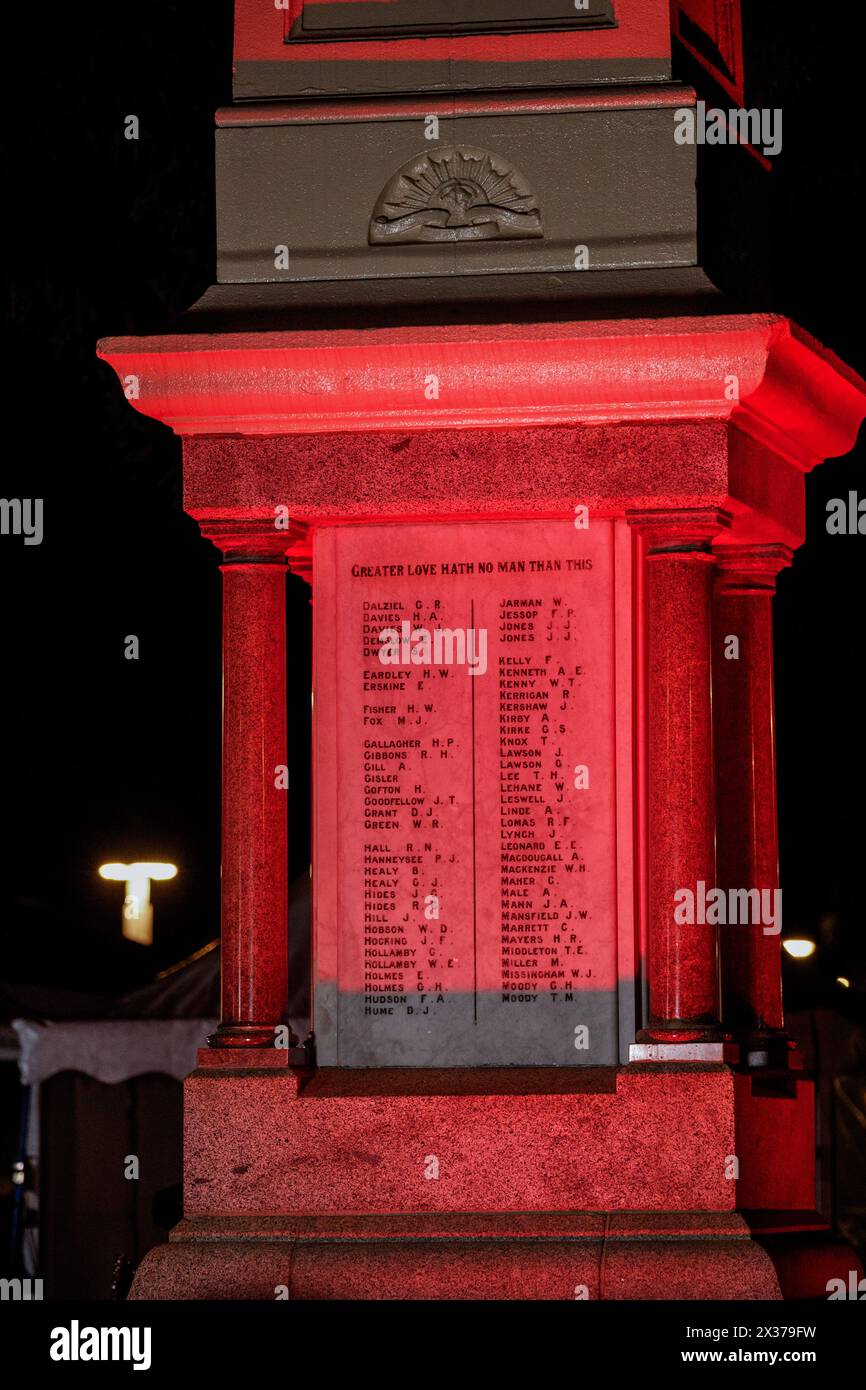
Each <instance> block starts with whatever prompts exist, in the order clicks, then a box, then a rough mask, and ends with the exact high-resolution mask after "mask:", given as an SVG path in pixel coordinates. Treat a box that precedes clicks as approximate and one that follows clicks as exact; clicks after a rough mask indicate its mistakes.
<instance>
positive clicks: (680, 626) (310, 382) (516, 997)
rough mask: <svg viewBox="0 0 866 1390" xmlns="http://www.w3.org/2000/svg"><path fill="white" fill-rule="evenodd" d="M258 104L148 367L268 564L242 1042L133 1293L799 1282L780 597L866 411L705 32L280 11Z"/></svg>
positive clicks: (245, 583)
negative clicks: (763, 191) (298, 912)
mask: <svg viewBox="0 0 866 1390" xmlns="http://www.w3.org/2000/svg"><path fill="white" fill-rule="evenodd" d="M234 95H235V100H234V102H233V104H232V105H231V106H230V107H229V108H227V109H225V110H221V111H220V112H218V113H217V134H216V146H217V217H218V243H219V264H218V283H217V284H215V285H214V286H213V287H212V288H211V289H210V290H208V291H207V293H206V294H205V295H204V296H203V298H202V299H201V300H200V301H199V302H198V303H197V304H196V305H194V306H193V308H192V309H191V310H189V311H188V312H187V313H186V314H185V315H184V316H183V317H182V319H181V320H180V321H179V323H177V324H176V325H174V327H173V328H172V329H171V330H170V331H167V332H166V333H164V334H162V335H160V336H154V337H139V338H112V339H106V340H104V341H103V342H102V343H101V344H100V349H99V350H100V354H101V356H102V357H103V358H104V359H105V360H106V361H107V362H109V363H110V364H111V366H112V367H113V369H114V370H115V372H116V373H117V375H118V377H119V378H120V381H121V383H122V384H123V386H124V389H125V390H126V393H127V395H128V396H129V397H130V400H131V404H132V405H134V407H135V408H136V409H137V410H140V411H142V412H143V413H144V414H146V415H148V416H151V417H153V418H155V419H157V420H160V421H163V422H164V423H165V424H166V425H168V426H169V427H170V428H171V429H173V430H174V431H175V432H176V433H177V434H178V435H179V436H180V438H181V439H182V442H183V473H184V506H185V508H186V510H187V511H188V512H189V514H190V515H191V516H192V517H194V518H195V519H196V521H197V522H198V524H199V526H200V527H201V530H202V532H203V533H204V535H205V536H207V537H208V538H209V539H210V540H211V541H212V542H213V544H214V545H215V546H216V547H217V549H218V550H219V551H220V553H221V556H222V574H223V605H224V606H223V662H224V688H223V701H224V708H223V793H222V794H223V805H222V926H221V932H222V937H221V941H222V1021H221V1024H220V1027H219V1030H218V1032H217V1033H216V1034H215V1036H214V1037H213V1038H212V1039H211V1044H210V1046H209V1047H208V1048H206V1049H203V1050H202V1052H201V1054H200V1057H199V1062H198V1066H197V1069H196V1070H195V1071H194V1072H193V1073H192V1075H191V1076H190V1077H189V1078H188V1080H187V1082H186V1089H185V1152H184V1218H183V1221H182V1222H181V1224H180V1225H179V1226H178V1227H177V1228H176V1229H175V1230H174V1231H173V1233H172V1236H171V1239H170V1240H169V1242H168V1243H167V1244H166V1245H164V1246H161V1247H158V1248H157V1249H155V1250H153V1251H152V1252H151V1253H150V1254H149V1255H148V1257H147V1258H146V1259H145V1261H144V1262H143V1264H142V1266H141V1267H140V1269H139V1271H138V1273H137V1277H136V1281H135V1284H134V1288H133V1297H136V1298H154V1297H156V1298H187V1297H206V1298H238V1297H245V1298H262V1299H273V1298H274V1297H278V1296H285V1295H287V1296H289V1297H292V1298H353V1299H355V1298H357V1299H365V1298H401V1297H402V1298H423V1299H440V1298H441V1299H446V1298H454V1297H470V1298H498V1297H502V1298H551V1299H566V1298H567V1299H572V1298H575V1297H578V1298H579V1297H588V1298H603V1299H624V1298H665V1299H676V1298H694V1297H703V1298H718V1299H726V1298H778V1297H780V1295H781V1293H782V1292H783V1290H784V1286H785V1280H786V1278H787V1277H788V1275H787V1274H786V1270H790V1269H791V1268H793V1267H794V1266H796V1263H797V1259H798V1251H799V1250H800V1249H801V1236H802V1235H803V1234H804V1233H806V1232H809V1233H811V1239H812V1248H813V1249H814V1248H815V1247H814V1242H815V1232H816V1229H817V1230H819V1229H820V1225H821V1223H820V1220H819V1219H818V1218H816V1215H815V1205H816V1201H815V1181H816V1177H815V1135H814V1123H813V1113H814V1107H813V1095H812V1083H811V1082H810V1081H808V1080H806V1079H804V1078H803V1076H802V1074H801V1072H800V1071H799V1070H798V1066H797V1061H798V1058H797V1054H796V1050H795V1049H794V1048H793V1046H792V1045H791V1044H790V1042H789V1040H788V1039H787V1037H786V1034H785V1027H784V1019H783V1014H782V1001H781V970H780V937H779V925H780V924H779V921H778V914H777V913H776V911H775V908H776V905H777V901H778V900H777V897H776V892H775V890H776V889H777V887H778V876H777V840H776V811H775V768H774V744H773V738H774V736H773V670H772V606H773V592H774V587H775V583H776V579H777V576H778V575H779V573H780V572H782V571H784V569H785V567H786V566H787V565H789V564H790V562H791V559H792V556H793V553H794V551H795V550H796V549H797V547H798V546H799V545H800V544H801V543H802V542H803V540H804V475H805V474H806V473H807V472H808V471H809V470H810V469H812V468H813V467H814V466H816V465H817V464H819V463H821V462H823V461H824V459H825V458H828V457H832V456H837V455H840V454H844V453H845V452H846V451H847V450H848V449H850V447H851V446H852V444H853V442H854V439H855V437H856V433H857V429H858V426H859V424H860V422H861V419H862V417H863V415H864V413H866V394H864V385H863V383H862V382H861V381H859V380H858V379H857V378H856V377H855V376H854V375H853V373H851V372H850V371H849V370H848V369H847V368H846V367H845V366H844V365H843V364H842V363H840V362H839V361H838V360H837V359H835V358H834V357H833V356H832V354H830V353H829V352H827V351H825V350H824V349H823V348H822V347H820V346H819V345H818V344H817V343H815V342H814V341H812V340H811V339H810V338H809V337H808V336H807V334H805V333H804V332H802V331H801V330H800V329H799V328H798V327H797V326H796V325H794V324H793V323H791V322H790V321H788V320H787V319H785V318H783V317H780V316H778V315H775V314H772V313H747V314H744V313H737V312H734V311H733V310H732V309H731V308H730V307H729V306H728V305H727V304H726V302H725V301H724V300H723V298H722V296H721V295H720V294H719V293H718V292H717V291H716V290H715V288H714V287H713V285H712V284H711V283H710V282H709V281H708V279H707V278H706V276H705V275H704V273H703V272H702V270H701V269H700V268H699V266H698V264H697V251H696V213H695V149H694V146H690V145H689V144H687V143H678V142H677V140H676V139H675V128H676V115H677V112H678V111H682V110H683V109H687V108H689V107H690V106H692V105H694V103H695V100H696V98H695V93H694V92H693V91H692V90H691V89H689V88H687V87H683V86H681V85H678V84H676V83H674V82H672V81H671V75H670V28H669V12H668V4H667V0H588V3H587V4H586V5H585V6H582V7H578V6H575V5H574V4H571V3H557V0H549V3H543V4H538V3H536V4H532V5H530V4H528V3H522V0H479V2H478V3H474V4H469V3H465V4H460V5H452V6H443V5H442V3H441V0H439V3H438V4H436V5H433V4H428V3H426V0H389V3H387V4H382V3H380V4H371V3H364V0H360V2H359V3H355V0H341V2H340V3H329V0H318V3H309V2H308V0H293V2H292V3H291V4H290V5H289V6H288V7H285V8H277V7H275V6H273V5H270V6H268V5H265V4H261V3H257V2H256V0H238V3H237V5H236V33H235V91H234ZM287 571H292V572H293V573H294V574H296V575H300V576H301V577H302V578H303V580H305V581H306V583H307V584H308V585H309V586H310V592H311V598H312V604H313V632H314V636H313V688H312V692H311V694H312V705H313V715H312V734H311V735H310V734H309V733H308V731H307V730H306V729H300V730H299V729H298V728H288V727H287V716H286V707H287V700H286V691H287V680H292V679H293V675H292V671H293V660H292V655H293V652H292V648H293V642H294V640H295V639H294V636H293V633H292V632H291V631H289V632H288V633H287V630H286V576H287ZM732 639H733V640H732ZM215 698H217V697H216V694H215ZM307 737H312V754H313V787H312V801H311V815H312V824H313V855H312V869H311V873H312V913H311V922H310V924H309V928H307V925H306V923H303V925H302V927H301V928H300V930H301V931H303V932H306V931H307V930H309V932H310V958H311V960H312V968H311V970H310V978H309V980H307V979H306V978H304V979H302V980H299V979H298V978H296V977H295V976H294V974H293V972H292V970H291V969H290V962H293V961H294V960H295V959H296V958H297V956H298V952H297V951H296V949H295V948H296V947H297V945H298V943H297V942H290V940H289V882H288V856H287V824H288V821H287V805H288V798H290V797H294V796H298V795H300V796H303V797H306V795H307V792H306V788H303V789H301V790H300V791H299V790H298V789H296V788H295V787H291V788H288V789H287V787H286V785H285V778H284V777H281V770H284V769H285V765H286V763H287V754H286V750H287V746H288V740H290V739H292V740H294V739H298V738H307ZM294 920H295V918H294V916H293V922H294ZM305 944H306V943H305ZM300 954H301V955H303V952H301V953H300ZM298 991H300V993H301V995H302V997H303V998H305V999H308V1004H307V1005H305V1016H304V1020H303V1026H299V1024H298V1022H297V1017H296V1016H291V1017H290V1010H289V997H290V992H292V995H293V997H296V996H297V994H298ZM771 1237H772V1239H771ZM829 1248H830V1247H829V1246H828V1249H829ZM780 1252H781V1253H780ZM846 1268H847V1265H846ZM822 1287H823V1284H822ZM280 1291H282V1295H281V1293H280Z"/></svg>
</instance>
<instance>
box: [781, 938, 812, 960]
mask: <svg viewBox="0 0 866 1390" xmlns="http://www.w3.org/2000/svg"><path fill="white" fill-rule="evenodd" d="M782 945H783V946H784V948H785V950H786V951H787V952H788V955H789V956H793V957H794V960H808V959H809V956H813V955H814V954H815V950H816V947H815V943H814V941H810V940H809V938H808V936H788V937H786V938H785V940H784V941H783V942H782Z"/></svg>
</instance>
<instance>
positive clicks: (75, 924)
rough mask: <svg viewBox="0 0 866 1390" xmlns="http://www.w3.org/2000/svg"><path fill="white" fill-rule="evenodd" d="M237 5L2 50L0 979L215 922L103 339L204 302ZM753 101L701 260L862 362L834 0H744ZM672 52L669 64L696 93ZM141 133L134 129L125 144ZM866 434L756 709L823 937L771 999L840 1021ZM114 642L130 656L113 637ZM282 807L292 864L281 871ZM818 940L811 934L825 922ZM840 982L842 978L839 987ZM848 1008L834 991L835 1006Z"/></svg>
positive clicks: (855, 131) (159, 549)
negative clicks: (772, 723) (144, 882)
mask: <svg viewBox="0 0 866 1390" xmlns="http://www.w3.org/2000/svg"><path fill="white" fill-rule="evenodd" d="M231 8H232V7H231V4H230V3H229V0H209V3H208V4H206V5H195V4H191V3H189V0H186V3H178V2H177V0H151V3H147V4H144V5H123V4H118V3H116V0H90V3H88V4H87V5H86V6H73V7H65V6H64V7H40V6H31V7H30V9H29V12H27V13H25V14H24V15H23V17H22V16H21V15H19V16H18V17H17V18H16V21H15V24H14V25H13V26H12V28H11V30H10V32H9V33H8V34H7V62H6V71H7V83H11V85H12V88H13V92H12V94H11V100H10V102H9V104H8V106H7V118H6V123H7V147H8V149H9V153H8V155H7V164H6V179H5V184H6V193H7V198H8V201H7V204H6V211H5V215H4V220H5V226H6V231H7V237H8V241H9V248H10V249H9V250H7V256H6V267H7V271H9V272H11V276H10V279H11V281H12V288H11V292H10V297H9V301H8V302H9V306H10V316H11V329H12V338H13V351H12V356H11V359H10V360H9V361H8V362H7V365H6V368H5V372H4V376H5V383H4V384H5V392H4V400H5V412H4V413H5V434H6V444H7V450H6V451H5V452H6V459H5V463H4V466H3V481H2V494H3V495H4V496H6V497H42V498H44V499H45V538H44V541H43V544H42V545H41V546H32V547H24V546H23V544H22V541H21V539H20V538H16V537H4V538H2V541H0V563H2V570H3V573H2V590H0V592H2V596H3V597H2V614H3V616H2V624H3V627H2V655H3V658H4V660H3V677H2V686H0V701H2V731H3V735H2V783H3V804H4V807H5V810H6V813H7V817H6V819H7V824H6V826H5V829H4V830H3V833H2V838H0V844H2V865H0V931H2V950H3V959H4V966H3V968H2V972H0V973H2V975H3V977H4V978H5V979H6V980H7V981H26V982H38V983H40V984H45V985H48V984H51V985H55V986H62V987H68V988H72V989H83V990H88V991H93V992H109V993H114V992H119V991H120V990H122V989H125V988H129V987H131V986H132V985H134V984H136V983H140V982H143V981H144V980H145V979H147V978H148V977H149V976H150V975H151V974H152V973H153V972H154V971H155V970H157V969H160V968H162V967H164V966H166V965H168V964H171V963H172V962H173V961H175V960H177V959H179V958H180V957H182V956H184V955H186V954H187V953H189V952H190V951H192V950H194V949H196V948H197V947H198V946H200V945H202V944H204V943H205V942H207V941H209V940H211V939H212V938H213V937H215V936H216V935H217V933H218V921H219V913H218V895H219V766H220V762H219V723H220V581H219V573H218V570H217V564H218V556H217V554H216V552H215V551H214V550H213V548H212V547H211V546H210V545H209V544H208V543H207V542H206V541H204V540H202V539H201V537H200V536H199V534H198V531H197V528H196V526H195V524H194V523H193V522H192V521H191V520H190V519H189V518H187V517H186V516H185V515H184V513H183V511H182V507H181V447H180V442H179V440H178V439H176V438H175V437H174V436H173V435H172V434H170V432H169V431H168V430H167V429H166V428H165V427H163V426H161V425H159V424H157V423H156V422H154V421H151V420H147V419H145V418H144V417H143V416H141V415H139V414H138V413H136V412H135V411H134V410H133V409H132V408H131V407H130V406H129V404H128V403H127V402H126V401H125V400H124V398H123V396H122V393H121V391H120V388H119V385H118V382H117V380H116V378H115V376H114V374H113V372H112V371H111V370H110V369H109V368H108V367H107V366H106V365H105V364H102V363H100V362H98V361H97V359H96V355H95V344H96V340H97V338H99V337H102V336H107V335H113V334H140V333H147V332H152V331H156V330H158V329H159V328H160V327H162V326H164V325H165V323H166V322H167V321H168V319H169V318H170V317H171V316H172V315H173V314H175V313H176V312H178V311H180V310H182V309H183V308H185V307H186V306H187V305H188V304H190V303H191V302H192V301H193V300H194V299H195V298H197V296H198V295H199V294H200V293H201V292H202V291H203V290H204V289H205V288H206V287H207V285H208V284H210V283H211V281H212V279H213V278H214V277H213V265H214V213H213V202H214V195H213V114H214V111H215V110H216V108H217V107H218V106H220V105H224V104H227V103H228V102H229V101H230V99H231V87H230V81H231V22H232V16H231ZM745 10H746V41H747V42H746V51H747V63H748V69H747V79H748V82H749V89H748V95H749V99H750V102H753V103H755V104H759V105H769V106H779V107H781V108H782V109H783V112H784V127H783V133H784V145H783V152H782V154H781V155H780V156H779V158H778V159H777V160H776V161H775V162H774V166H773V170H772V172H771V173H767V172H765V171H764V170H763V169H762V168H761V167H760V165H759V164H758V163H757V162H756V161H755V160H753V159H752V158H751V156H750V155H749V154H748V153H747V152H745V151H743V150H738V149H726V148H725V147H714V148H705V149H702V150H700V151H699V156H700V163H699V169H700V176H699V190H700V209H701V239H702V246H703V259H704V263H705V264H706V266H707V267H708V269H709V270H710V272H711V273H712V274H713V276H714V278H715V279H716V281H717V283H718V284H719V285H720V286H721V287H722V288H723V289H725V290H727V291H729V292H730V293H732V294H733V295H735V296H736V298H737V300H738V301H739V302H740V303H746V304H751V305H753V306H754V307H756V308H762V309H767V308H770V309H773V310H776V311H779V312H783V313H787V314H790V315H791V316H792V317H794V318H795V319H796V320H797V321H798V322H799V323H800V324H802V325H803V326H804V327H805V328H806V329H808V330H809V331H810V332H811V333H813V334H814V335H815V336H816V337H818V338H819V339H821V340H822V341H823V342H824V343H825V344H826V345H827V346H828V347H830V348H832V349H833V350H835V351H836V352H837V353H839V354H840V355H841V356H842V357H843V358H844V359H845V360H846V361H847V362H849V363H850V364H851V365H852V366H853V367H855V368H856V369H857V370H859V371H860V372H861V373H862V372H864V371H866V349H864V346H863V341H862V334H861V328H860V309H861V305H860V299H861V290H862V285H863V271H862V256H863V247H864V244H866V242H864V235H863V225H862V215H861V211H860V205H861V199H862V161H861V151H862V138H863V137H862V130H863V109H862V106H861V93H862V78H861V68H862V59H861V48H862V44H861V34H860V32H857V31H855V27H854V26H855V24H856V17H857V7H856V6H855V5H853V4H849V5H843V6H834V7H832V8H831V7H828V6H818V5H814V4H808V3H799V4H798V3H794V4H790V3H785V4H782V3H775V0H760V3H756V0H752V2H751V3H749V0H746V5H745ZM697 72H698V70H697V69H694V68H692V67H691V66H690V64H689V63H688V62H687V61H685V60H684V59H683V57H682V55H680V57H679V59H678V70H677V75H678V76H680V77H684V78H685V79H686V80H692V79H695V80H696V79H697ZM130 114H135V115H137V116H138V117H139V120H140V125H141V131H140V139H139V140H138V141H130V140H126V139H125V138H124V120H125V117H126V116H127V115H130ZM862 464H863V448H862V445H861V446H860V447H859V449H858V450H857V451H856V452H855V453H853V454H852V455H851V456H850V457H849V459H848V460H847V461H845V462H844V463H840V464H834V465H832V466H827V467H822V468H820V469H819V470H817V472H816V473H814V474H813V475H811V477H809V478H808V479H807V495H808V538H807V541H806V544H805V545H804V547H803V548H802V549H801V550H800V551H799V552H798V554H797V556H796V559H795V561H794V565H793V568H792V569H791V570H790V571H789V572H787V573H785V574H783V576H782V577H781V580H780V583H779V596H778V599H777V607H776V622H777V628H776V632H777V644H776V645H777V652H776V661H777V666H776V671H777V714H778V760H779V792H780V805H779V811H780V834H781V860H782V883H783V888H784V911H785V925H786V929H791V928H793V927H795V926H798V927H801V928H802V929H804V930H806V931H811V932H815V931H818V930H819V928H820V924H821V923H822V922H824V932H825V938H826V941H827V949H825V950H824V951H823V952H822V953H821V956H820V958H819V961H818V962H816V964H815V965H814V966H812V967H807V968H806V969H804V968H803V967H802V966H797V967H793V968H791V967H788V968H787V973H788V976H789V978H788V980H787V984H786V988H787V991H788V993H787V999H788V1003H789V1004H794V1005H796V1006H799V1005H801V1004H804V1003H821V1002H823V1003H830V1002H832V1003H835V1004H837V1005H838V1006H840V1007H842V1008H844V1009H846V1010H849V1011H851V1010H855V1009H857V1008H858V1007H859V1000H862V997H863V996H862V993H858V990H857V988H856V986H857V984H858V981H859V985H860V989H861V990H862V987H863V982H864V964H863V957H864V946H863V937H864V933H863V923H862V915H863V907H862V890H861V880H860V872H861V863H862V860H863V856H864V850H863V830H862V821H863V817H862V813H861V804H860V803H861V795H862V787H863V767H862V718H863V715H862V708H863V690H862V683H861V681H860V676H859V669H858V668H859V663H858V660H857V658H858V655H859V648H860V646H861V644H862V635H861V634H862V619H861V611H860V610H861V592H862V588H861V576H862V573H863V554H864V545H866V540H864V539H863V538H862V537H856V536H842V537H835V536H834V537H831V536H828V535H827V533H826V530H825V525H824V521H825V504H826V501H827V499H828V498H831V497H840V496H841V497H845V496H847V492H848V490H849V489H851V488H855V489H856V488H857V487H858V484H859V487H860V493H861V495H863V494H864V493H866V484H864V482H863V472H862ZM307 607H308V606H307V604H306V600H305V597H304V595H303V593H302V590H301V585H300V582H299V581H294V580H293V581H291V594H290V624H291V625H292V629H293V631H294V632H296V633H297V634H299V640H298V642H297V656H296V657H290V687H292V688H294V689H295V691H296V692H300V695H299V696H298V698H297V699H296V703H295V705H293V706H292V708H291V709H290V729H291V733H290V747H291V748H292V749H293V754H292V756H293V759H294V761H295V766H294V767H293V782H294V785H295V786H298V785H300V783H299V782H298V780H297V777H295V775H294V774H295V773H296V772H298V771H299V772H300V776H301V778H302V779H303V777H304V775H305V771H304V769H305V763H304V759H305V756H306V754H305V751H304V749H305V739H306V734H305V730H304V722H305V719H306V710H307V708H308V688H309V687H308V680H309V676H308V668H307V663H308V654H307V647H308V637H307V634H306V631H305V629H304V626H303V624H304V623H305V622H306V621H307V618H306V614H307ZM133 633H134V634H136V635H137V636H138V637H139V639H140V646H141V656H140V659H139V660H138V661H127V660H125V659H124V638H125V636H126V635H127V634H133ZM298 802H299V798H295V804H294V814H293V825H292V855H293V863H292V871H293V873H296V872H299V871H301V869H302V867H303V866H304V865H305V864H306V862H307V855H308V853H309V839H308V833H307V827H306V823H305V822H306V815H307V807H306V805H301V806H300V811H299V807H298ZM129 858H142V859H147V858H160V859H162V858H165V859H170V860H173V861H175V862H176V863H177V864H178V865H179V866H180V874H179V877H178V879H177V880H176V881H175V882H173V883H169V884H157V885H156V886H155V889H154V901H155V922H156V939H155V944H154V946H153V948H152V949H151V950H146V949H143V948H141V947H137V946H135V945H133V944H131V943H128V942H125V941H123V940H122V938H121V936H120V895H121V888H120V885H117V884H106V883H103V882H102V881H101V880H100V879H99V878H98V877H97V873H96V870H97V867H98V865H99V864H100V863H102V862H104V861H105V860H107V859H129ZM829 926H832V941H831V940H830V937H829V936H828V935H827V932H828V927H829ZM837 974H846V975H848V976H849V977H850V978H851V979H852V981H853V982H854V984H855V988H854V989H852V990H851V991H848V992H845V991H840V990H839V989H838V987H837V986H836V985H835V977H836V975H837ZM843 996H844V997H843Z"/></svg>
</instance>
